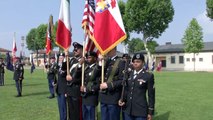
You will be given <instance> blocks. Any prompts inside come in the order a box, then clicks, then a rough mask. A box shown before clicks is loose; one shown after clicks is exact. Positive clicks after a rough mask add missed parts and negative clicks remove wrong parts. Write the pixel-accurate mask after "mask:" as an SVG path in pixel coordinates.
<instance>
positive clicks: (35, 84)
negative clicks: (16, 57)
mask: <svg viewBox="0 0 213 120" xmlns="http://www.w3.org/2000/svg"><path fill="white" fill-rule="evenodd" d="M39 85H43V84H42V83H34V84H25V83H23V87H24V86H39ZM4 86H16V84H15V81H14V83H10V84H4Z"/></svg>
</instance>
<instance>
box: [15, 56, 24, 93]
mask: <svg viewBox="0 0 213 120" xmlns="http://www.w3.org/2000/svg"><path fill="white" fill-rule="evenodd" d="M19 59H20V58H19V57H15V58H14V76H13V79H14V80H15V82H16V88H17V92H18V95H17V96H16V97H21V96H22V81H23V79H24V67H23V65H22V64H21V63H20V60H19Z"/></svg>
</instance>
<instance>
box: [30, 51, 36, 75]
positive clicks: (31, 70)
mask: <svg viewBox="0 0 213 120" xmlns="http://www.w3.org/2000/svg"><path fill="white" fill-rule="evenodd" d="M30 62H31V68H30V73H31V74H32V73H33V71H34V69H35V64H34V61H33V56H32V55H31V54H30Z"/></svg>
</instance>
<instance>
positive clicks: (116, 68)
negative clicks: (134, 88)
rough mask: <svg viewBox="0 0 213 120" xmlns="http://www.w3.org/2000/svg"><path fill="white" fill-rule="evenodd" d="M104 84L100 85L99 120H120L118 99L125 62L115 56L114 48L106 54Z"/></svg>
mask: <svg viewBox="0 0 213 120" xmlns="http://www.w3.org/2000/svg"><path fill="white" fill-rule="evenodd" d="M107 57H108V60H107V61H106V65H105V66H104V67H105V69H104V82H103V83H101V84H100V89H101V91H102V92H100V94H99V98H100V103H101V120H120V107H119V106H118V100H119V99H120V95H121V89H122V80H123V70H124V67H125V62H124V61H123V60H121V58H118V56H117V55H116V47H115V48H114V49H112V50H111V51H109V52H108V53H107Z"/></svg>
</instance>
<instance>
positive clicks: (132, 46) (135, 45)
mask: <svg viewBox="0 0 213 120" xmlns="http://www.w3.org/2000/svg"><path fill="white" fill-rule="evenodd" d="M157 46H158V43H157V42H156V41H153V40H152V41H148V42H147V47H148V49H149V50H150V52H151V53H154V52H155V48H156V47H157ZM128 49H129V52H130V53H135V52H138V51H141V50H145V48H144V43H143V42H142V40H141V39H140V38H132V39H131V41H128Z"/></svg>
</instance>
